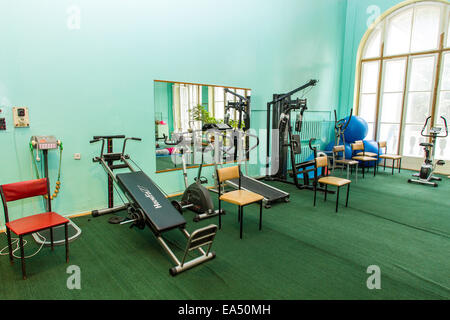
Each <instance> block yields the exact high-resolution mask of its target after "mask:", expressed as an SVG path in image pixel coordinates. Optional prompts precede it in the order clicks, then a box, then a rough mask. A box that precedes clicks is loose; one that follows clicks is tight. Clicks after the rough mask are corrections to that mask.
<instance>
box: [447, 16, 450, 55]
mask: <svg viewBox="0 0 450 320" xmlns="http://www.w3.org/2000/svg"><path fill="white" fill-rule="evenodd" d="M447 20H450V14H449V15H448V18H447ZM447 23H448V30H447V48H448V47H450V23H449V22H448V21H447Z"/></svg>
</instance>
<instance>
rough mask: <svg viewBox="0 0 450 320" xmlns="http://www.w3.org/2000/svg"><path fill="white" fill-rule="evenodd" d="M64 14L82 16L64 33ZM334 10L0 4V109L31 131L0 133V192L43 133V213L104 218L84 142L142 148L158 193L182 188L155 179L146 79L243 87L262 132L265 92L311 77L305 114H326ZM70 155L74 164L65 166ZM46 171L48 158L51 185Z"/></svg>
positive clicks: (334, 99) (275, 5) (338, 54)
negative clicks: (47, 194) (21, 113)
mask: <svg viewBox="0 0 450 320" xmlns="http://www.w3.org/2000/svg"><path fill="white" fill-rule="evenodd" d="M72 4H75V5H78V6H79V8H80V9H81V29H80V30H69V29H68V28H67V27H66V23H67V17H68V14H67V8H68V7H69V5H72ZM236 8H239V10H237V9H236ZM345 10H346V1H345V0H334V1H330V0H316V1H309V0H283V1H273V0H264V1H261V0H247V1H237V0H228V1H226V2H223V3H220V4H219V3H218V2H217V1H209V0H201V1H200V0H191V1H182V0H179V1H176V0H168V1H137V0H128V1H122V0H120V1H119V0H97V1H92V0H76V1H60V0H40V1H25V0H15V1H13V2H12V1H9V2H7V1H2V2H1V3H0V30H1V31H0V43H1V48H2V49H1V50H0V103H1V104H2V107H4V108H5V109H6V110H7V111H10V108H11V106H15V105H19V106H22V105H25V106H28V107H29V109H30V120H31V126H30V128H29V129H13V128H12V124H11V119H10V117H9V116H10V114H9V115H8V131H7V132H0V145H1V146H2V148H1V150H2V151H1V152H2V156H1V157H0V168H1V169H0V172H1V175H0V180H1V183H9V182H14V181H19V180H26V179H30V178H31V177H32V170H31V165H30V155H29V151H28V149H27V145H28V141H29V138H30V136H32V135H41V134H53V135H55V136H57V137H58V138H60V139H61V140H63V142H64V146H65V149H64V154H63V168H62V170H63V173H62V192H61V195H60V197H59V198H58V199H57V200H56V201H55V202H54V210H55V211H57V212H60V213H61V214H72V213H78V212H86V211H90V210H92V209H95V208H103V207H104V206H105V204H106V174H105V172H104V171H103V170H102V168H101V167H100V165H98V164H94V163H92V160H91V159H92V157H93V156H95V155H97V153H98V149H99V146H98V145H90V144H89V143H88V141H89V140H90V139H91V138H92V136H93V135H105V134H126V135H128V136H137V137H142V138H143V141H142V142H141V143H131V142H130V143H129V145H128V146H127V149H128V152H129V153H130V154H131V155H132V157H133V159H135V160H136V161H137V162H138V163H139V164H140V165H141V167H142V168H143V169H144V171H146V172H147V173H148V174H149V175H150V176H151V177H152V178H153V179H155V181H156V182H157V183H159V184H160V186H161V187H162V188H163V189H165V190H166V191H167V192H168V193H174V192H178V191H180V190H183V182H182V178H181V172H179V171H177V172H172V173H164V174H155V173H154V172H155V160H154V154H155V143H154V141H155V140H154V130H155V129H154V87H153V80H154V79H166V80H174V81H186V82H198V83H212V84H218V85H230V86H238V87H248V88H251V89H252V110H253V114H252V118H253V119H252V123H253V124H254V126H255V128H256V129H260V128H264V127H265V119H266V114H265V107H266V102H267V101H268V100H269V99H270V97H271V95H272V93H274V92H286V91H288V90H291V89H293V88H295V87H297V86H299V85H301V84H303V83H305V82H306V81H308V80H309V79H311V78H317V79H320V83H319V85H318V86H317V87H316V88H315V89H314V90H313V91H312V92H311V93H310V95H309V96H308V98H309V106H310V109H311V110H314V109H316V110H332V109H333V108H334V107H335V106H337V104H338V102H339V89H340V78H341V61H342V49H343V43H344V38H343V37H344V31H345V29H344V28H345V18H346V12H345ZM231 17H232V18H231ZM230 35H231V36H233V37H230ZM198 43H202V47H201V48H199V47H198ZM230 48H231V49H232V50H231V49H230ZM237 49H239V50H237ZM75 152H79V153H81V155H82V159H81V160H79V161H76V160H73V154H74V153H75ZM56 161H57V156H56V154H55V153H52V154H51V158H50V168H51V170H50V176H51V178H53V182H54V179H55V176H56V167H57V164H56ZM257 169H258V168H257V167H256V168H252V170H254V172H256V173H257V172H258V170H257ZM195 173H196V172H195V170H193V171H190V172H189V179H191V181H192V178H193V176H194V175H195ZM207 174H208V173H207V172H205V175H207ZM33 208H37V209H39V210H40V209H42V206H41V203H40V200H37V201H26V202H22V203H18V204H15V205H14V206H13V211H14V212H13V217H20V216H24V215H28V214H29V212H30V211H31V209H33Z"/></svg>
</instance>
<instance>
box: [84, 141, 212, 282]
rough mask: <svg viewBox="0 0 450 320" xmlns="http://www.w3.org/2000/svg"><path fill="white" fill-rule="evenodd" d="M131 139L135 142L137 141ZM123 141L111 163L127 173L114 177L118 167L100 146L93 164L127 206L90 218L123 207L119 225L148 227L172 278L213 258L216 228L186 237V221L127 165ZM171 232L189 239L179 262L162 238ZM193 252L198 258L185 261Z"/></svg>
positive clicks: (140, 175)
mask: <svg viewBox="0 0 450 320" xmlns="http://www.w3.org/2000/svg"><path fill="white" fill-rule="evenodd" d="M119 137H120V138H124V137H123V136H117V137H116V136H114V137H113V138H111V136H109V137H95V138H96V139H94V140H92V141H91V142H97V141H101V140H103V146H104V140H105V139H118V138H119ZM128 139H129V138H128ZM131 139H133V140H138V139H136V138H131ZM126 140H127V138H126V139H125V140H124V148H123V151H122V153H121V154H120V157H117V156H116V157H114V160H113V161H120V162H121V164H120V165H119V167H120V168H128V169H129V170H130V172H127V173H119V174H117V175H114V173H113V170H114V168H116V167H117V165H114V164H113V163H112V158H111V157H109V155H110V154H108V153H105V154H104V153H103V146H102V153H101V155H100V157H96V158H94V159H93V161H94V162H99V163H100V164H101V165H102V166H103V168H104V169H105V170H106V172H107V173H108V175H109V177H110V178H111V179H112V180H113V181H114V182H115V183H116V184H117V185H118V186H119V187H120V189H121V190H122V191H123V193H124V195H125V196H126V198H127V199H128V201H129V203H128V204H127V205H125V206H120V207H112V208H109V209H103V210H96V211H95V214H94V212H93V216H100V215H104V214H108V213H112V212H116V211H118V209H117V208H121V209H125V208H126V209H127V210H128V213H129V216H128V220H125V221H124V222H121V224H127V223H133V226H137V227H138V228H140V229H143V228H145V226H148V227H149V228H150V230H152V232H153V234H154V235H155V237H156V239H157V240H158V242H159V244H160V245H161V246H162V247H163V249H164V250H165V251H166V253H167V254H168V255H169V257H170V258H171V259H172V260H173V262H174V263H175V266H174V267H172V268H171V269H170V270H169V271H170V274H171V275H173V276H174V275H176V274H178V273H180V272H183V271H185V270H187V269H190V268H192V267H195V266H197V265H199V264H201V263H203V262H206V261H208V260H211V259H214V258H215V256H216V254H215V253H214V252H211V251H210V250H211V246H212V244H213V241H214V238H215V235H216V233H217V229H218V228H217V226H216V225H214V224H211V225H209V226H206V227H204V228H201V229H197V230H195V231H194V232H192V234H189V232H188V231H187V230H186V228H185V227H186V220H185V219H184V217H183V216H182V215H181V214H180V213H179V212H178V210H176V209H175V207H174V206H173V205H172V203H171V202H170V201H169V200H168V199H167V197H166V195H165V194H164V192H163V191H162V190H161V189H160V188H159V187H158V186H157V185H156V184H155V182H153V180H152V179H150V177H149V176H147V175H146V174H145V173H144V172H143V171H136V170H135V169H134V168H133V167H132V166H131V165H130V163H129V162H128V160H129V159H130V157H129V156H128V155H124V149H125V143H126ZM114 155H117V154H114ZM173 229H179V230H180V231H181V232H182V233H183V235H184V236H185V237H186V238H187V240H188V241H187V244H186V247H185V250H184V254H183V258H182V260H181V261H180V260H179V259H178V258H177V257H176V255H175V254H174V253H173V251H172V250H171V249H170V247H169V246H168V244H167V243H166V242H165V241H164V239H163V238H162V234H163V233H164V232H166V231H170V230H173ZM203 247H206V250H204V249H203ZM194 250H195V251H197V252H199V253H200V256H198V257H196V258H193V259H192V260H188V261H186V259H187V256H188V253H189V252H191V251H194Z"/></svg>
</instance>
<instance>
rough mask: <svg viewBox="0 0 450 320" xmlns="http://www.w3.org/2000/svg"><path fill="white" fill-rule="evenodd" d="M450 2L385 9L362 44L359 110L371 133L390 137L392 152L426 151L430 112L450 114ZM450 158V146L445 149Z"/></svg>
mask: <svg viewBox="0 0 450 320" xmlns="http://www.w3.org/2000/svg"><path fill="white" fill-rule="evenodd" d="M449 21H450V3H449V2H448V1H446V0H408V1H405V2H403V3H400V4H398V5H397V6H395V7H393V8H391V9H390V10H388V11H387V12H386V13H384V14H383V15H381V16H380V17H379V18H378V19H377V20H376V21H375V22H374V23H373V24H372V26H371V27H370V28H369V30H368V31H367V32H366V34H365V35H364V37H363V39H362V41H361V43H360V47H359V50H358V61H357V70H356V81H355V83H356V87H355V107H354V108H355V110H356V114H358V115H359V116H361V117H363V118H364V119H365V120H366V121H367V122H368V124H369V134H368V136H367V137H366V139H369V140H371V139H375V140H383V141H388V149H389V152H391V153H399V154H402V155H404V156H407V157H421V156H422V154H421V152H422V150H421V148H420V146H419V143H418V142H424V141H422V140H423V139H424V138H423V137H421V136H420V129H421V127H422V126H423V123H424V121H425V119H426V117H428V116H431V117H432V121H431V122H432V123H436V121H437V119H439V117H440V116H445V117H447V119H449V118H450V84H449V83H450V80H449V79H450V23H449ZM440 152H441V153H442V154H439V155H437V156H440V157H441V158H442V159H448V160H450V148H443V149H442V151H440Z"/></svg>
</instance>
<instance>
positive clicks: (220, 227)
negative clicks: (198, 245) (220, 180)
mask: <svg viewBox="0 0 450 320" xmlns="http://www.w3.org/2000/svg"><path fill="white" fill-rule="evenodd" d="M219 188H220V185H219ZM221 205H222V201H220V200H219V229H222V217H221V216H222V215H221V214H220V212H221V211H222V208H221Z"/></svg>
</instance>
